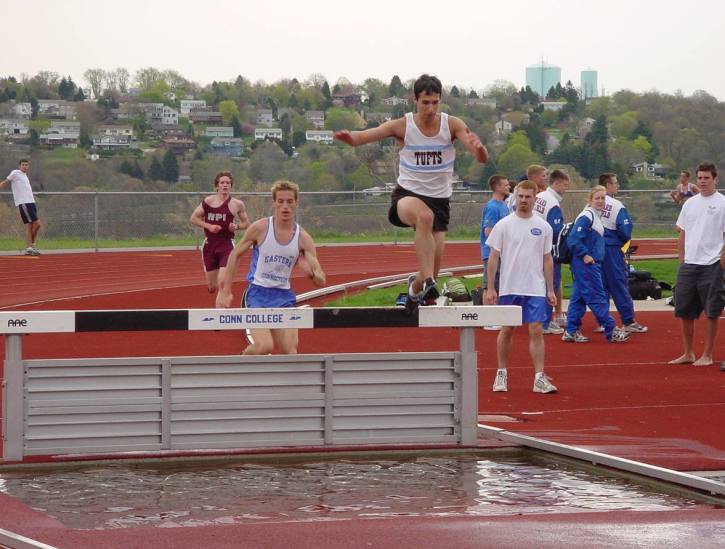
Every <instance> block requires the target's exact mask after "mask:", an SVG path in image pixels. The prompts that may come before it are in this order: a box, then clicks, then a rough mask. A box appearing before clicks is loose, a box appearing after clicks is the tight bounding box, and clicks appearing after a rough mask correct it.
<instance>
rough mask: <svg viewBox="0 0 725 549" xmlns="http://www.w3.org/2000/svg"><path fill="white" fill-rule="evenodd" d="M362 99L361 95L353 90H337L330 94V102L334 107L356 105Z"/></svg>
mask: <svg viewBox="0 0 725 549" xmlns="http://www.w3.org/2000/svg"><path fill="white" fill-rule="evenodd" d="M362 101H363V95H362V94H361V93H355V92H337V93H334V94H332V104H333V105H335V106H336V107H347V108H348V109H349V108H351V107H356V106H358V105H360V103H361V102H362Z"/></svg>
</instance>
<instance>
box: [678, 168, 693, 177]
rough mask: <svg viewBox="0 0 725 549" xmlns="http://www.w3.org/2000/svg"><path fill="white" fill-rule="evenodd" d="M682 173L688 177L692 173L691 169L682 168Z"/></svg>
mask: <svg viewBox="0 0 725 549" xmlns="http://www.w3.org/2000/svg"><path fill="white" fill-rule="evenodd" d="M680 173H684V174H685V175H686V176H687V177H690V176H691V175H692V174H691V173H690V170H680Z"/></svg>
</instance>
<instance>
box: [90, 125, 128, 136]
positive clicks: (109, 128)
mask: <svg viewBox="0 0 725 549" xmlns="http://www.w3.org/2000/svg"><path fill="white" fill-rule="evenodd" d="M98 135H123V136H126V137H129V138H132V137H133V127H131V126H113V125H110V124H109V125H105V126H99V127H98Z"/></svg>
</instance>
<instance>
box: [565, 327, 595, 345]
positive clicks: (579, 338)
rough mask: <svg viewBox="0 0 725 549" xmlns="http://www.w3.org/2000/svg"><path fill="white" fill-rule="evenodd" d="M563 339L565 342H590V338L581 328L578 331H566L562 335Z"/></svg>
mask: <svg viewBox="0 0 725 549" xmlns="http://www.w3.org/2000/svg"><path fill="white" fill-rule="evenodd" d="M561 340H562V341H563V342H565V343H588V342H589V338H588V337H587V336H585V335H584V334H583V333H581V332H580V331H579V330H577V331H576V332H574V333H573V334H572V333H569V332H564V335H563V336H561Z"/></svg>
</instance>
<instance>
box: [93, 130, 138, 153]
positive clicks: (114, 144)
mask: <svg viewBox="0 0 725 549" xmlns="http://www.w3.org/2000/svg"><path fill="white" fill-rule="evenodd" d="M131 139H132V136H130V135H124V134H120V133H115V134H112V133H99V134H96V135H94V136H93V148H94V149H98V150H101V151H120V150H127V149H130V148H131Z"/></svg>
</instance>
